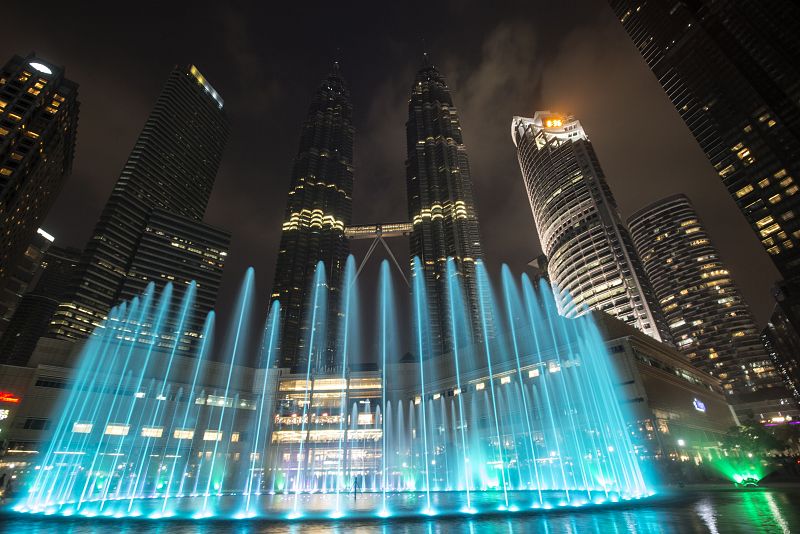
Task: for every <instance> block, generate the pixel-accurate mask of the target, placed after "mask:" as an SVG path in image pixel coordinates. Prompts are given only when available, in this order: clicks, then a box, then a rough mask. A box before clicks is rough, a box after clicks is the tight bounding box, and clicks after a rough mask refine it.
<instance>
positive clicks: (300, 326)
mask: <svg viewBox="0 0 800 534" xmlns="http://www.w3.org/2000/svg"><path fill="white" fill-rule="evenodd" d="M352 115H353V106H352V104H351V103H350V92H349V90H348V88H347V84H346V83H345V81H344V79H343V78H342V76H341V73H340V71H339V66H338V64H334V67H333V70H332V71H331V73H330V74H329V75H328V77H327V78H325V80H323V82H322V84H321V85H320V86H319V88H318V89H317V92H316V94H315V95H314V98H313V100H312V102H311V106H310V107H309V110H308V114H307V115H306V120H305V122H304V123H303V131H302V134H301V135H300V147H299V149H298V151H297V156H296V157H295V160H294V166H293V169H292V178H291V183H290V184H289V199H288V201H287V204H286V214H285V217H284V220H283V233H282V234H281V243H280V250H279V251H278V260H277V265H276V268H275V281H274V283H273V287H272V295H271V299H272V300H279V301H280V305H281V334H280V339H279V343H280V361H279V362H277V366H278V367H286V368H289V369H293V370H302V371H303V372H305V370H306V369H307V367H308V364H309V361H308V359H309V357H311V358H312V359H314V360H315V361H312V367H313V370H315V371H333V370H334V369H335V367H336V360H335V356H336V352H337V347H338V344H339V336H338V325H339V320H338V319H339V317H340V313H339V311H340V310H339V305H340V301H341V298H340V293H341V286H342V278H343V274H344V267H345V262H346V261H347V256H348V254H349V251H350V248H349V244H348V240H347V238H346V237H345V235H344V229H345V227H346V226H348V225H349V224H350V221H351V217H352V202H353V134H354V130H353V124H352ZM320 261H322V262H323V263H324V265H325V274H326V282H325V283H326V289H325V290H326V292H327V311H326V314H325V315H326V318H321V317H320V318H318V320H319V321H320V325H322V324H326V325H327V335H326V336H324V337H325V339H326V343H327V345H326V346H325V347H318V348H317V350H316V351H315V352H314V354H312V355H309V354H308V348H307V346H306V345H307V342H308V333H309V329H310V327H311V324H310V322H311V320H312V319H311V315H312V314H309V313H307V312H308V311H310V310H312V306H307V304H308V301H309V298H310V295H311V294H312V293H311V289H312V284H313V283H314V273H315V269H316V267H317V264H318V263H319V262H320ZM325 319H327V321H325Z"/></svg>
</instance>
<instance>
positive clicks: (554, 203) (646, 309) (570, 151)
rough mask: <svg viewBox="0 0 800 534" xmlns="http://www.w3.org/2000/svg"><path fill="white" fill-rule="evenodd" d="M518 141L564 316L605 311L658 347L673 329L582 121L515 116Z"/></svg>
mask: <svg viewBox="0 0 800 534" xmlns="http://www.w3.org/2000/svg"><path fill="white" fill-rule="evenodd" d="M511 137H512V138H513V140H514V144H515V145H516V147H517V156H518V158H519V165H520V169H521V171H522V176H523V179H524V181H525V188H526V190H527V192H528V199H529V200H530V204H531V210H532V211H533V219H534V222H535V223H536V230H537V232H538V234H539V243H540V244H541V247H542V251H543V252H544V254H545V255H546V256H547V271H548V273H549V279H550V282H551V284H552V286H553V291H554V293H555V297H556V302H557V303H558V306H559V310H560V312H561V313H562V314H563V315H566V316H567V317H573V316H576V315H580V314H582V313H585V312H586V311H587V310H589V309H591V310H599V311H604V312H606V313H608V314H610V315H611V316H613V317H616V318H617V319H619V320H621V321H623V322H625V323H628V324H630V325H632V326H634V327H636V328H638V329H639V330H641V331H642V332H644V333H646V334H648V335H650V336H652V337H653V338H655V339H657V340H663V341H669V340H670V336H669V333H668V330H667V329H666V325H665V324H664V321H663V319H662V317H661V314H660V312H659V310H658V306H657V304H656V302H655V300H654V298H653V294H652V291H651V289H650V287H649V284H648V283H647V279H646V277H645V275H644V270H643V269H642V266H641V261H640V259H639V257H638V256H637V254H636V251H635V250H634V248H633V243H632V242H631V239H630V235H629V234H628V230H627V229H626V228H625V226H624V225H623V223H622V219H621V217H620V215H619V211H618V209H617V204H616V201H615V200H614V196H613V195H612V194H611V189H610V188H609V187H608V183H607V182H606V179H605V174H604V173H603V169H602V168H601V167H600V162H599V161H598V159H597V155H596V154H595V151H594V148H593V147H592V143H591V142H590V141H589V137H588V136H587V135H586V132H585V131H584V130H583V127H582V126H581V123H580V121H578V120H577V119H576V118H575V117H572V116H566V115H559V114H555V113H551V112H549V111H537V112H536V114H535V115H534V117H533V118H532V119H530V118H525V117H514V119H513V121H512V123H511Z"/></svg>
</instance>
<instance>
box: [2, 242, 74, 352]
mask: <svg viewBox="0 0 800 534" xmlns="http://www.w3.org/2000/svg"><path fill="white" fill-rule="evenodd" d="M80 257H81V251H80V250H78V249H75V248H64V247H59V246H57V245H52V246H50V247H49V248H48V249H47V252H46V253H45V255H44V258H43V259H42V265H41V274H40V276H39V278H38V280H37V281H36V282H35V285H34V286H33V288H32V289H31V290H30V291H29V292H27V293H25V295H23V296H22V300H21V301H20V303H19V305H18V306H17V309H16V311H15V312H14V315H12V316H11V320H10V321H9V323H8V327H7V328H6V330H5V332H4V333H3V336H2V337H0V363H6V364H9V365H26V364H27V363H28V360H29V359H30V357H31V354H33V350H34V348H36V343H37V342H38V341H39V338H40V337H42V336H43V335H44V334H45V333H46V332H47V326H48V324H49V322H50V317H52V315H53V312H54V311H55V309H56V307H58V303H59V302H60V301H61V299H62V298H63V297H64V294H65V291H66V290H67V287H68V284H69V281H70V280H71V278H72V277H73V276H74V275H75V270H76V269H77V266H78V263H79V261H80Z"/></svg>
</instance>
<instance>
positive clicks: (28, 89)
mask: <svg viewBox="0 0 800 534" xmlns="http://www.w3.org/2000/svg"><path fill="white" fill-rule="evenodd" d="M77 97H78V85H77V84H76V83H74V82H71V81H69V80H68V79H66V78H65V77H64V69H63V68H61V67H56V66H55V65H53V64H51V63H49V62H47V61H44V60H43V59H40V58H38V57H37V56H36V55H34V54H29V55H28V56H27V57H24V58H23V57H21V56H14V57H12V58H11V60H9V62H8V63H6V64H5V66H4V67H3V68H2V70H0V293H3V292H5V291H11V292H14V291H15V289H14V288H13V287H11V288H9V287H8V286H9V284H11V285H15V284H16V282H15V281H13V280H11V278H12V277H14V275H15V271H16V270H17V268H18V266H19V264H20V262H24V261H25V260H24V256H25V253H26V250H27V249H28V247H29V246H30V245H31V244H32V242H33V241H34V239H35V238H36V232H37V230H38V228H39V227H40V226H41V224H42V221H43V220H44V218H45V217H46V216H47V213H48V212H49V211H50V207H51V206H52V205H53V202H54V201H55V199H56V197H57V196H58V194H59V192H60V191H61V187H62V186H63V185H64V182H65V181H66V178H67V176H69V174H70V172H71V171H72V159H73V155H74V152H75V138H76V135H77V129H78V107H79V104H78V100H77Z"/></svg>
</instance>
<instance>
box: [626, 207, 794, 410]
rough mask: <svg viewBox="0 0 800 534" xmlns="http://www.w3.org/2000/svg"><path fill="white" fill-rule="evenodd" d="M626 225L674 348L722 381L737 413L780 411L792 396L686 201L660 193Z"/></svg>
mask: <svg viewBox="0 0 800 534" xmlns="http://www.w3.org/2000/svg"><path fill="white" fill-rule="evenodd" d="M628 226H629V228H630V232H631V237H632V238H633V243H634V245H635V247H636V249H637V251H638V252H639V256H640V257H641V259H642V264H643V265H644V270H645V272H646V273H647V278H648V279H649V280H650V284H651V286H652V288H653V291H654V293H655V295H656V298H657V299H658V302H659V304H660V305H661V309H662V311H663V313H664V317H665V319H666V321H667V324H668V326H669V329H670V332H671V334H672V338H673V339H674V341H675V345H676V346H677V348H678V349H680V350H681V351H682V352H683V353H684V354H686V356H687V357H688V358H689V361H690V362H691V363H692V364H693V365H694V366H695V367H697V368H699V369H702V370H703V371H705V372H707V373H709V374H711V375H713V376H715V377H716V378H718V379H719V380H720V381H721V382H722V385H723V387H724V388H725V391H726V393H728V394H729V395H730V396H731V397H730V398H731V402H732V403H733V404H735V405H736V406H737V410H738V411H740V412H741V411H747V410H750V411H754V413H764V412H772V411H780V410H781V407H782V405H783V406H784V408H783V409H785V407H786V406H788V404H789V403H790V402H791V397H792V396H791V394H790V393H789V392H788V390H787V389H786V387H785V385H784V381H783V379H782V377H781V375H780V372H779V371H778V369H776V367H775V365H774V364H773V361H772V360H771V358H770V357H769V355H768V354H767V352H766V350H765V349H764V345H763V343H762V341H761V338H760V331H759V329H758V326H757V325H756V322H755V320H754V319H753V316H752V315H751V314H750V310H749V309H748V307H747V305H746V304H745V302H744V301H743V300H742V296H741V295H740V294H739V290H738V289H737V287H736V284H735V283H734V281H733V278H732V277H731V273H730V271H729V270H728V269H727V268H726V267H725V265H724V264H723V263H722V261H721V260H720V257H719V253H718V252H717V249H716V248H715V247H714V244H713V243H712V241H711V238H710V237H709V235H708V233H707V232H706V229H705V227H704V226H703V223H702V221H701V220H700V217H699V216H698V215H697V212H696V211H695V210H694V207H693V206H692V203H691V202H690V201H689V199H688V198H687V197H686V196H684V195H673V196H670V197H667V198H664V199H662V200H660V201H658V202H656V203H654V204H651V205H649V206H647V207H645V208H643V209H641V210H640V211H638V212H636V213H635V214H633V215H632V216H631V217H630V218H629V219H628Z"/></svg>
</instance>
